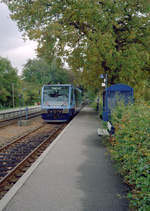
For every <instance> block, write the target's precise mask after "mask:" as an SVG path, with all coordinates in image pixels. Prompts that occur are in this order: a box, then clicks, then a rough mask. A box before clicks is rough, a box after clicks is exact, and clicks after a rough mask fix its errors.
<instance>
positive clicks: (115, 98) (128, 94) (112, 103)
mask: <svg viewBox="0 0 150 211" xmlns="http://www.w3.org/2000/svg"><path fill="white" fill-rule="evenodd" d="M119 102H120V103H121V102H123V103H124V104H125V105H126V104H128V103H129V102H130V103H133V88H131V87H130V86H128V85H125V84H115V85H112V86H110V87H108V88H106V89H105V90H104V92H103V114H102V118H103V120H104V121H108V120H110V119H111V111H112V110H113V108H115V107H116V106H117V105H119Z"/></svg>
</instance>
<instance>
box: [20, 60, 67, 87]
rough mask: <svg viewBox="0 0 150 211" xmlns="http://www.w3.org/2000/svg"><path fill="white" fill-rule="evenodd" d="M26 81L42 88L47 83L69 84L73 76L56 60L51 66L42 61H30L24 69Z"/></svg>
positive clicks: (23, 76)
mask: <svg viewBox="0 0 150 211" xmlns="http://www.w3.org/2000/svg"><path fill="white" fill-rule="evenodd" d="M22 78H23V80H24V81H26V82H29V83H32V84H36V85H37V86H38V85H39V86H42V85H43V84H46V83H52V84H55V83H69V82H70V81H71V79H70V78H71V76H70V75H69V72H67V71H66V70H65V69H63V68H60V67H59V66H58V65H57V64H56V62H55V60H53V62H52V63H51V64H48V63H46V62H45V61H44V60H42V59H33V60H31V59H30V60H29V61H28V62H27V63H26V64H25V66H24V69H23V75H22Z"/></svg>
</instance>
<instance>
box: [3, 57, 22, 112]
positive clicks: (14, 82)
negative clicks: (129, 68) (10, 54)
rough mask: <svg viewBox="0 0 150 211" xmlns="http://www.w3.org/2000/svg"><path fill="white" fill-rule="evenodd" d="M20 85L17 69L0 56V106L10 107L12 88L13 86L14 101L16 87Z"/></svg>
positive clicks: (16, 91)
mask: <svg viewBox="0 0 150 211" xmlns="http://www.w3.org/2000/svg"><path fill="white" fill-rule="evenodd" d="M19 86H20V82H19V77H18V76H17V70H16V69H14V68H13V67H12V66H11V63H10V62H9V61H8V60H7V59H5V58H2V57H0V107H1V108H2V107H5V106H6V107H10V106H12V104H13V94H12V90H13V87H14V101H15V102H16V99H17V95H18V88H19Z"/></svg>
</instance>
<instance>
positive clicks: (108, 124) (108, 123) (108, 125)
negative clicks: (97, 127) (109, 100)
mask: <svg viewBox="0 0 150 211" xmlns="http://www.w3.org/2000/svg"><path fill="white" fill-rule="evenodd" d="M107 127H108V130H111V128H112V125H111V124H110V122H107Z"/></svg>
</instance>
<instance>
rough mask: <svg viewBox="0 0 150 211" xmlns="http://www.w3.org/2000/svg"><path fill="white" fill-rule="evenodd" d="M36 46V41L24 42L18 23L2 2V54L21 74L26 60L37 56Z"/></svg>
mask: <svg viewBox="0 0 150 211" xmlns="http://www.w3.org/2000/svg"><path fill="white" fill-rule="evenodd" d="M36 46H37V43H36V42H33V41H29V40H28V41H26V42H24V40H23V39H22V37H21V33H20V32H19V30H18V28H17V25H16V23H15V22H14V21H12V20H11V19H10V17H9V10H8V8H7V6H6V5H5V4H3V3H0V56H1V57H5V58H7V59H9V60H10V61H11V64H12V66H13V67H16V68H17V69H18V70H19V74H20V73H21V70H22V67H23V65H24V64H25V63H26V61H27V60H28V59H33V58H35V57H36V52H35V49H36Z"/></svg>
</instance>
